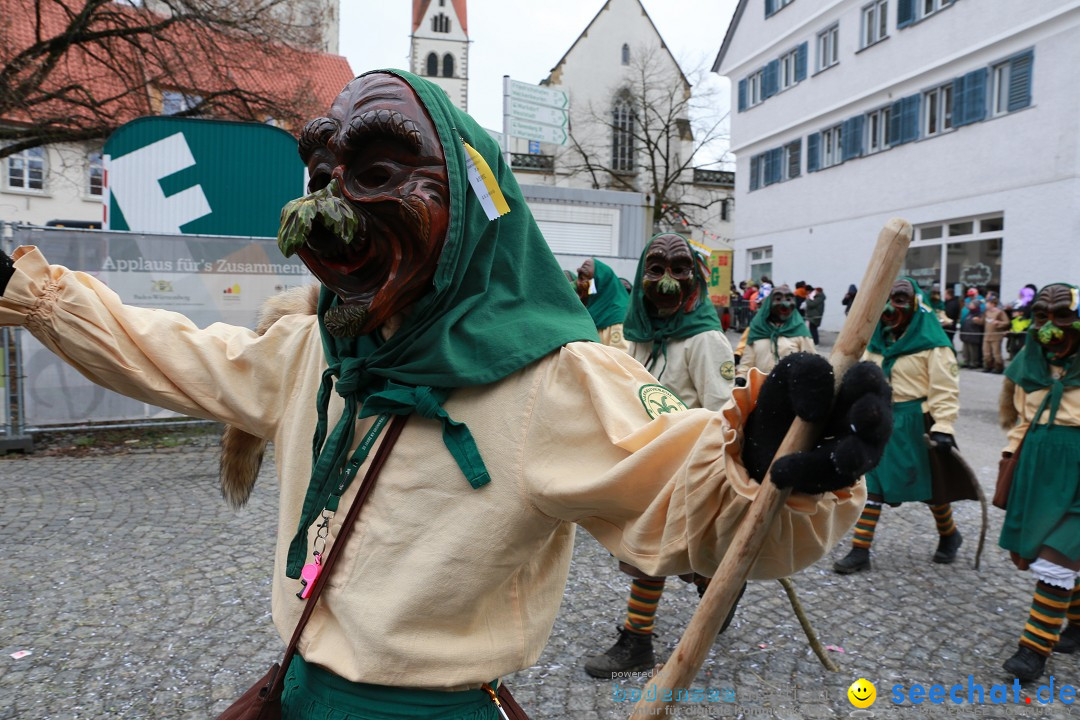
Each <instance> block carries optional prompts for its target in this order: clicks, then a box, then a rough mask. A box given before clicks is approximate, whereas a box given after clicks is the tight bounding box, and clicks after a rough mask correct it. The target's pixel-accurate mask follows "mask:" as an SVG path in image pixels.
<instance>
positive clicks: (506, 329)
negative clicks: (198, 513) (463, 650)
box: [286, 70, 598, 577]
mask: <svg viewBox="0 0 1080 720" xmlns="http://www.w3.org/2000/svg"><path fill="white" fill-rule="evenodd" d="M378 72H390V73H392V74H394V75H397V76H398V77H400V78H402V79H404V80H405V81H406V82H407V83H408V84H409V85H410V86H412V88H413V90H415V91H416V94H417V95H418V96H419V97H420V100H421V102H422V103H423V105H424V107H425V109H426V110H427V112H428V114H429V115H430V116H431V118H432V120H433V121H434V124H435V127H436V128H437V129H438V132H439V140H440V141H441V143H442V147H443V152H444V154H445V155H446V165H447V170H448V177H449V183H450V226H449V228H448V229H447V232H446V241H445V243H444V245H443V249H442V252H441V254H440V255H439V260H438V267H437V269H436V271H435V278H434V281H433V286H432V288H431V289H430V290H429V291H428V292H427V293H426V294H425V295H424V296H423V297H421V298H420V299H419V300H418V301H417V302H416V303H415V304H414V305H413V306H412V307H411V308H410V309H409V312H408V315H407V317H406V318H405V319H404V321H403V322H402V325H401V327H400V328H398V330H397V332H395V333H394V334H393V335H392V336H391V337H390V338H389V339H387V340H383V339H382V338H381V336H380V335H379V333H378V331H376V332H373V333H371V334H370V335H367V336H364V337H359V338H345V339H342V338H334V337H331V336H330V335H329V334H328V333H327V332H326V328H325V325H324V324H323V317H324V315H325V313H326V310H327V309H328V308H329V307H331V305H333V304H336V303H337V302H338V299H337V297H336V296H335V295H334V294H333V293H331V292H330V291H329V290H327V289H326V288H325V287H324V288H323V290H322V294H321V296H320V299H319V327H320V330H321V332H322V340H323V351H324V354H325V357H326V362H327V365H328V367H327V370H326V372H325V373H324V374H323V378H322V386H321V388H320V390H319V393H318V398H317V403H318V405H317V409H318V424H317V427H316V431H315V437H314V439H313V452H312V473H311V480H310V482H309V485H308V491H307V495H306V496H305V499H304V508H303V511H302V514H301V518H300V523H299V526H298V528H297V531H296V536H295V537H294V538H293V541H292V543H291V545H290V547H289V555H288V562H287V563H286V575H288V576H289V577H299V575H300V570H301V569H302V567H303V564H304V560H305V557H306V554H307V548H306V541H307V533H308V528H309V527H311V525H312V524H313V523H314V522H315V521H316V520H317V519H318V517H319V515H320V513H321V512H322V511H323V509H324V508H329V509H333V507H334V506H336V502H337V497H338V496H339V495H340V493H339V492H338V490H339V489H340V478H341V477H342V476H343V475H349V474H350V473H351V474H355V473H356V471H357V469H358V468H359V467H360V465H361V464H362V463H363V459H364V457H365V455H364V454H363V453H362V452H361V453H357V454H354V456H353V457H352V459H350V458H349V457H348V450H349V447H350V446H351V445H352V442H353V433H354V429H355V425H356V421H357V419H358V418H364V417H370V416H373V415H383V416H385V415H389V414H398V415H410V414H412V413H414V412H415V413H417V414H418V415H420V416H421V417H425V418H430V419H434V420H437V421H439V422H440V423H441V424H442V429H443V442H444V443H445V445H446V447H447V449H448V450H449V451H450V454H451V455H452V456H453V457H454V459H455V461H456V462H457V464H458V467H459V468H460V469H461V471H462V474H463V475H464V476H465V478H466V479H467V480H468V481H469V483H470V484H471V485H472V487H474V488H476V487H480V486H482V485H484V484H485V483H487V482H488V481H489V479H490V478H489V476H488V472H487V468H486V467H485V466H484V462H483V459H482V458H481V457H480V453H479V451H478V450H477V447H476V443H475V441H474V439H473V437H472V434H471V433H470V432H469V429H468V427H466V426H465V425H464V424H462V423H458V422H455V421H454V420H452V419H451V418H450V417H449V416H448V415H447V414H446V411H445V410H444V409H443V407H442V403H443V402H444V401H445V400H446V398H447V397H448V396H449V394H450V392H451V391H452V390H453V389H454V388H461V387H470V386H473V385H486V384H488V383H492V382H495V381H497V380H500V379H502V378H504V377H506V376H507V375H509V374H511V373H513V372H515V371H517V370H520V369H521V368H523V367H525V366H526V365H528V364H530V363H532V362H534V361H536V360H538V359H540V358H542V357H544V356H545V355H547V354H549V353H550V352H552V351H553V350H555V349H557V348H559V347H562V346H563V345H565V344H567V343H570V342H575V341H579V340H587V341H594V342H595V341H597V340H598V337H597V334H596V329H595V327H594V326H593V323H592V320H591V319H590V317H589V314H588V313H587V312H586V311H585V308H584V307H583V306H582V304H581V301H580V300H579V299H578V297H577V295H576V294H575V293H574V291H573V289H572V287H571V286H570V285H569V284H568V283H567V282H566V281H565V276H564V275H563V272H562V270H561V269H560V268H559V264H558V262H557V261H556V260H555V256H554V255H552V254H551V250H550V249H549V248H548V245H547V242H546V241H545V240H544V237H543V235H542V234H541V233H540V229H539V228H538V227H537V225H536V222H535V221H534V220H533V217H532V213H531V212H530V211H529V208H528V206H527V205H526V204H525V198H524V196H523V195H522V193H521V189H520V188H519V187H518V184H517V181H516V180H515V179H514V176H513V175H512V174H511V172H510V168H509V167H508V166H507V164H506V163H505V161H504V160H503V155H502V152H501V151H500V149H499V146H498V144H497V143H496V142H495V141H494V140H493V139H492V138H491V136H490V135H489V134H488V133H487V131H486V130H484V129H483V128H481V127H480V126H479V125H478V124H477V123H476V122H475V121H474V120H473V119H472V118H471V117H469V116H468V115H466V114H465V113H463V112H461V111H460V110H458V109H457V108H456V107H454V106H453V105H452V104H451V102H450V100H449V98H448V97H447V95H446V93H445V92H443V90H442V89H441V88H440V87H438V86H437V85H435V84H433V83H431V82H429V81H427V80H424V79H423V78H419V77H417V76H415V75H412V74H410V73H406V72H403V71H400V70H386V71H378ZM462 140H464V141H465V142H467V143H469V145H471V146H472V147H473V148H475V149H476V150H477V152H479V153H480V154H481V155H482V156H483V157H484V159H485V160H486V161H487V162H488V164H489V165H490V166H491V169H492V172H493V173H494V175H495V179H496V180H497V182H498V184H499V187H500V188H501V189H502V192H503V194H504V195H505V197H506V201H507V203H508V204H509V206H510V210H511V211H510V213H509V214H507V215H503V216H502V217H500V218H498V219H497V220H494V221H489V220H488V218H487V215H486V214H485V213H484V209H483V207H482V206H481V204H480V202H479V199H478V198H477V197H476V194H475V192H474V191H473V189H472V187H471V186H470V185H469V181H468V177H467V174H466V173H467V170H466V161H465V157H466V154H465V149H464V146H463V145H462ZM334 378H337V380H336V383H335V381H334ZM331 390H334V391H336V392H337V393H338V394H339V395H341V396H342V397H343V398H344V400H345V410H344V412H343V413H342V416H341V419H340V420H339V421H338V423H337V425H336V426H335V427H334V429H333V430H332V431H329V432H328V422H327V408H328V405H329V402H330V393H331ZM373 440H374V438H372V441H373ZM363 449H364V448H363V444H362V446H361V448H360V450H361V451H363ZM335 493H337V494H335Z"/></svg>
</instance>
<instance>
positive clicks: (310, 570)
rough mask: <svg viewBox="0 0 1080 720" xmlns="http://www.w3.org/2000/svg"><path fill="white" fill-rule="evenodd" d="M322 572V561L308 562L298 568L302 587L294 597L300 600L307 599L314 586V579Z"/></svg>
mask: <svg viewBox="0 0 1080 720" xmlns="http://www.w3.org/2000/svg"><path fill="white" fill-rule="evenodd" d="M321 572H322V563H320V562H309V563H308V564H307V565H305V566H304V567H303V568H302V569H301V570H300V584H301V585H303V586H304V587H303V588H302V589H301V590H300V592H298V593H296V597H298V598H300V599H301V600H307V598H308V595H310V594H311V590H312V588H314V587H315V580H316V579H317V578H318V577H319V573H321Z"/></svg>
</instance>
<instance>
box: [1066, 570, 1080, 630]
mask: <svg viewBox="0 0 1080 720" xmlns="http://www.w3.org/2000/svg"><path fill="white" fill-rule="evenodd" d="M1065 617H1067V618H1069V626H1070V627H1080V578H1077V580H1076V585H1074V586H1073V589H1072V599H1071V600H1070V601H1069V609H1068V610H1067V611H1065Z"/></svg>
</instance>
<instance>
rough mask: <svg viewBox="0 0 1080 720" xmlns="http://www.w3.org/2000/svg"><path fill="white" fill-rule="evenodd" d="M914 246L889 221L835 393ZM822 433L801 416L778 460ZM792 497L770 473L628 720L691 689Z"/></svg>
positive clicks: (839, 360)
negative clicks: (676, 638) (774, 521)
mask: <svg viewBox="0 0 1080 720" xmlns="http://www.w3.org/2000/svg"><path fill="white" fill-rule="evenodd" d="M910 243H911V225H910V224H908V223H907V222H906V221H904V220H901V219H899V218H893V219H892V220H890V221H889V222H888V223H886V224H885V227H884V228H882V230H881V232H880V233H879V234H878V240H877V246H875V248H874V253H873V255H871V256H870V264H869V265H868V266H867V268H866V274H865V275H863V279H862V284H861V285H860V286H859V292H858V293H857V294H856V295H855V302H853V303H852V305H851V310H850V311H849V313H848V317H847V320H845V321H844V327H843V328H842V329H841V331H840V336H839V337H838V338H837V339H836V344H835V345H834V346H833V351H832V355H830V356H829V362H830V363H831V364H832V366H833V371H834V373H835V377H836V386H837V387H838V388H839V386H840V381H841V379H842V378H843V376H844V373H845V372H847V370H848V368H850V367H851V366H852V365H854V364H855V363H856V362H858V361H859V359H860V358H861V357H862V354H863V351H864V350H865V349H866V345H867V343H869V342H870V336H871V335H873V333H874V328H875V327H876V326H877V323H878V320H879V319H880V318H881V309H882V308H883V307H885V303H886V302H887V301H888V298H889V291H890V290H891V289H892V285H893V282H894V281H895V280H896V276H897V275H898V274H899V273H900V268H901V267H903V263H904V256H905V255H906V254H907V248H908V245H909V244H910ZM820 434H821V428H820V427H819V426H817V425H814V424H811V423H808V422H806V421H804V420H801V419H800V418H798V417H796V418H795V421H794V422H793V423H792V424H791V428H790V429H789V430H788V432H787V435H786V436H785V437H784V441H783V443H781V445H780V448H779V449H778V450H777V451H776V455H775V456H774V457H773V460H774V461H775V460H776V458H780V457H784V456H785V455H789V454H791V453H794V452H800V451H804V450H809V449H811V448H812V447H813V446H814V442H815V440H816V439H817V438H818V437H819V436H820ZM790 492H791V490H790V489H785V490H781V489H780V488H778V487H776V485H775V484H773V482H772V469H771V468H770V470H769V472H768V473H766V475H765V479H764V480H762V481H761V485H760V487H759V488H758V492H757V495H756V496H755V497H754V500H753V502H751V503H750V507H749V508H748V509H747V511H746V515H745V516H744V517H743V519H742V522H741V523H740V524H739V527H738V529H737V530H736V531H735V536H734V538H732V541H731V545H730V546H729V547H728V550H727V552H726V553H725V554H724V559H723V560H722V561H721V562H720V566H719V567H718V568H717V569H716V575H715V576H714V578H713V581H712V582H711V583H709V587H708V589H706V591H705V595H704V597H702V599H701V603H700V604H699V605H698V609H697V611H696V612H695V613H694V617H693V618H691V619H690V624H689V625H687V626H686V630H685V631H684V632H683V636H682V639H681V640H680V641H679V644H678V646H677V647H676V648H675V652H674V653H673V654H672V656H671V658H670V659H669V660H668V661H667V663H665V664H664V666H663V668H662V669H661V670H660V672H659V673H657V674H656V675H655V676H654V677H653V678H652V680H651V681H650V682H649V684H648V685H646V686H645V690H644V691H643V692H642V696H641V700H640V701H638V703H637V704H636V705H635V706H634V710H633V712H632V713H631V715H630V717H631V718H644V717H657V716H658V715H662V714H663V708H664V707H665V706H667V705H668V704H670V703H671V702H674V695H675V693H676V692H677V690H679V689H684V690H685V689H689V687H690V684H691V683H692V682H693V680H694V678H695V677H696V676H697V673H698V671H699V670H700V669H701V665H702V663H704V662H705V655H706V654H707V653H708V651H709V648H710V647H711V646H712V644H713V642H714V641H715V640H716V634H717V632H719V630H720V626H721V625H722V624H723V622H724V618H726V617H727V615H728V612H729V611H730V610H731V607H732V605H733V604H734V602H735V598H736V597H738V594H739V589H740V588H741V587H742V586H743V583H744V582H746V578H747V576H748V575H749V574H750V567H751V566H752V565H753V564H754V560H755V558H757V556H758V553H759V552H761V546H762V545H763V544H764V542H765V537H766V536H767V535H768V533H769V529H770V528H771V527H772V524H773V520H774V519H775V518H776V516H777V514H778V513H779V512H780V509H781V508H782V507H784V503H785V502H786V501H787V497H788V494H789V493H790Z"/></svg>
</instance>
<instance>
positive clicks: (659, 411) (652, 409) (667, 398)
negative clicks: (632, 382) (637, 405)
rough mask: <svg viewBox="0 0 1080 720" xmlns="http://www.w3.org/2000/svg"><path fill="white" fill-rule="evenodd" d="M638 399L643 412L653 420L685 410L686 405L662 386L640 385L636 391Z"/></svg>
mask: <svg viewBox="0 0 1080 720" xmlns="http://www.w3.org/2000/svg"><path fill="white" fill-rule="evenodd" d="M638 398H640V399H641V404H642V405H643V406H644V407H645V412H647V413H648V414H649V417H651V418H653V419H655V418H658V417H660V416H661V415H666V414H668V413H673V412H679V411H681V410H685V409H686V403H684V402H683V401H682V400H680V399H679V396H678V395H676V394H675V393H673V392H671V391H670V390H668V389H667V388H666V387H664V386H663V385H642V386H641V389H640V390H638Z"/></svg>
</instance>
